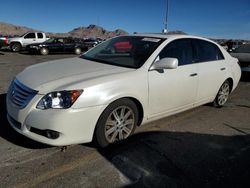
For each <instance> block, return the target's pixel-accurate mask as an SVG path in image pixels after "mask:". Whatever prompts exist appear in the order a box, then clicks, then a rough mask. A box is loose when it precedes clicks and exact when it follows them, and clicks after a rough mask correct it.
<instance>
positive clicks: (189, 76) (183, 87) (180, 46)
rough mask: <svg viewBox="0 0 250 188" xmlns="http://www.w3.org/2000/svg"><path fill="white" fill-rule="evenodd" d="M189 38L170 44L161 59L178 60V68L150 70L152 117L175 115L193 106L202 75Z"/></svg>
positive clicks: (161, 53)
mask: <svg viewBox="0 0 250 188" xmlns="http://www.w3.org/2000/svg"><path fill="white" fill-rule="evenodd" d="M192 56H193V54H192V46H191V41H190V40H189V39H178V40H175V41H173V42H171V43H169V44H168V45H167V46H166V47H165V48H164V49H163V50H162V51H161V52H160V54H159V56H158V58H157V60H159V59H162V58H165V57H172V58H177V59H178V63H179V65H178V67H177V68H176V69H164V70H162V71H157V70H153V71H149V73H148V82H149V106H150V115H149V118H154V117H157V116H161V115H167V114H171V113H174V112H177V111H180V110H182V109H187V108H189V107H192V106H193V104H194V102H195V100H196V95H197V86H198V74H197V70H196V64H193V61H192Z"/></svg>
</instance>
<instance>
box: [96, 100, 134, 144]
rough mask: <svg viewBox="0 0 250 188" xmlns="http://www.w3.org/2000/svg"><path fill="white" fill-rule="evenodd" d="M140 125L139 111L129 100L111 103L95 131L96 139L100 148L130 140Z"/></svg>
mask: <svg viewBox="0 0 250 188" xmlns="http://www.w3.org/2000/svg"><path fill="white" fill-rule="evenodd" d="M137 123H138V110H137V107H136V105H135V103H134V102H133V101H131V100H129V99H125V98H124V99H120V100H118V101H115V102H113V103H111V104H110V105H109V106H108V107H107V108H106V109H105V110H104V112H103V113H102V115H101V116H100V118H99V120H98V122H97V127H96V130H95V138H96V141H97V143H98V144H99V146H101V147H106V146H108V145H109V144H112V143H115V142H118V141H121V140H124V139H126V138H128V137H129V136H130V135H131V134H132V133H133V132H134V130H135V128H136V125H137Z"/></svg>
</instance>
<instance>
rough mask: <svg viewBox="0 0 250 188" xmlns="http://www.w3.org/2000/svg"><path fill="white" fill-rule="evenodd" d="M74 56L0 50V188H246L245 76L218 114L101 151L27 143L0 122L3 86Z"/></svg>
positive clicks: (188, 115)
mask: <svg viewBox="0 0 250 188" xmlns="http://www.w3.org/2000/svg"><path fill="white" fill-rule="evenodd" d="M73 56H74V55H49V56H46V57H44V56H39V55H37V56H34V55H33V56H30V55H27V54H18V53H10V52H3V51H0V153H1V155H0V174H1V176H0V182H1V184H0V187H18V188H20V187H23V188H27V187H124V186H128V187H130V186H131V187H133V186H135V187H137V186H138V187H141V186H144V187H250V181H249V177H250V136H249V134H250V82H249V75H246V74H244V80H243V81H241V82H240V84H239V86H238V88H237V89H236V90H235V92H234V93H233V94H232V95H231V97H230V100H229V101H228V103H227V104H226V106H225V107H224V108H221V109H217V108H214V107H211V106H209V105H205V106H201V107H198V108H195V109H193V110H190V111H187V112H184V113H181V114H178V115H175V116H171V117H168V118H165V119H161V120H159V121H156V122H154V123H151V124H147V125H145V126H142V127H140V128H138V129H137V131H136V133H135V135H133V136H132V137H131V138H130V139H128V140H127V141H125V142H123V143H121V144H117V145H114V146H112V147H110V148H107V149H105V150H99V149H97V148H96V147H95V146H94V145H93V144H84V145H74V146H69V147H68V149H67V150H66V151H65V152H61V148H58V147H49V146H46V145H43V144H39V143H37V142H34V141H32V140H29V139H27V138H25V137H23V136H21V135H19V134H17V133H16V132H15V131H13V130H12V129H11V128H10V126H9V124H8V122H7V120H6V107H5V98H6V91H7V88H8V85H9V84H10V81H11V80H12V79H13V78H14V76H15V75H16V74H17V73H18V72H20V71H22V70H23V69H24V68H25V67H27V66H29V65H31V64H35V63H40V62H44V61H47V60H51V59H59V58H66V57H73Z"/></svg>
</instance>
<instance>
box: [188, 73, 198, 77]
mask: <svg viewBox="0 0 250 188" xmlns="http://www.w3.org/2000/svg"><path fill="white" fill-rule="evenodd" d="M197 75H198V74H197V73H193V74H190V75H189V76H191V77H193V76H197Z"/></svg>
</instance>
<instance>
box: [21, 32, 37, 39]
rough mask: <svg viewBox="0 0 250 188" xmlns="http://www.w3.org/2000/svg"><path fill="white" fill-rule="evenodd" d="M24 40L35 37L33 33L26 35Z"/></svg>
mask: <svg viewBox="0 0 250 188" xmlns="http://www.w3.org/2000/svg"><path fill="white" fill-rule="evenodd" d="M24 38H25V39H35V38H36V35H35V33H28V34H27V35H26V36H25V37H24Z"/></svg>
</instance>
